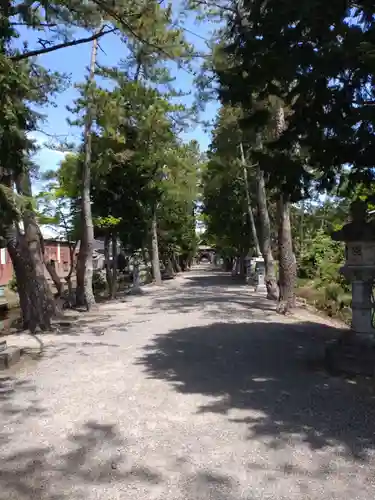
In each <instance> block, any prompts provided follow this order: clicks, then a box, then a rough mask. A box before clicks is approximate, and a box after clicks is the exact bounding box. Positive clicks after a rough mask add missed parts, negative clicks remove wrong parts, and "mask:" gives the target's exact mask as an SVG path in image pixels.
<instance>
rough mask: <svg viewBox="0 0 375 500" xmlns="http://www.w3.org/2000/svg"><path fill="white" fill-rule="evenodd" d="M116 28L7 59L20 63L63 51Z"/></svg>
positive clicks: (111, 31) (90, 40)
mask: <svg viewBox="0 0 375 500" xmlns="http://www.w3.org/2000/svg"><path fill="white" fill-rule="evenodd" d="M117 29H118V28H112V29H108V30H101V31H98V32H97V33H94V34H93V35H91V36H89V37H86V38H78V39H76V40H71V41H70V42H63V43H58V44H56V45H52V46H51V47H44V48H42V49H35V50H30V51H28V52H22V54H16V55H14V56H11V57H10V58H9V59H10V60H11V61H22V60H24V59H28V58H29V57H34V56H40V55H42V54H48V53H49V52H54V51H55V50H59V49H65V48H67V47H74V46H76V45H81V44H83V43H88V42H92V41H93V40H96V39H98V38H101V37H102V36H104V35H108V34H109V33H114V32H115V31H117Z"/></svg>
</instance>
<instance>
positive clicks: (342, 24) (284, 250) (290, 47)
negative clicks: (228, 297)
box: [190, 0, 375, 312]
mask: <svg viewBox="0 0 375 500" xmlns="http://www.w3.org/2000/svg"><path fill="white" fill-rule="evenodd" d="M190 7H191V8H194V9H198V10H199V11H200V16H201V17H203V18H205V19H209V18H210V19H212V18H214V19H216V21H218V22H219V23H220V24H219V26H220V27H219V29H218V30H217V31H216V32H215V33H214V37H213V43H212V45H213V51H212V57H210V58H209V59H208V61H206V62H205V64H204V67H203V71H202V75H201V77H200V79H199V82H198V84H199V90H200V98H201V99H210V98H211V97H212V96H215V98H217V96H219V98H220V101H221V104H222V106H221V108H220V111H219V115H218V117H217V120H216V123H215V127H214V133H213V140H212V144H211V147H210V151H209V161H208V165H207V168H206V172H205V177H204V206H205V212H206V218H207V226H208V231H209V233H210V234H211V236H213V237H215V238H216V240H217V241H218V243H219V244H220V245H221V246H222V247H223V248H235V250H236V253H237V255H244V254H245V253H246V252H247V250H248V248H249V246H250V245H249V238H250V237H251V238H252V245H251V246H252V247H253V248H255V251H256V253H257V252H258V250H257V248H258V246H259V247H260V251H261V252H262V254H263V257H264V260H265V264H266V281H267V289H268V295H269V297H270V298H274V297H275V274H274V267H275V266H274V262H273V255H275V256H276V255H277V257H278V261H279V285H280V304H279V309H280V311H283V312H286V311H287V310H288V309H289V308H291V307H293V305H294V296H295V293H294V290H295V286H296V281H297V268H296V267H297V258H296V254H297V257H298V258H300V259H302V260H303V255H302V253H303V251H304V250H306V249H303V248H302V249H301V248H298V244H297V240H300V242H301V241H302V242H303V240H304V239H303V238H301V237H300V235H299V236H298V232H297V239H296V231H293V224H292V222H291V213H293V211H294V213H295V215H297V218H296V221H298V220H301V217H303V215H304V214H305V212H306V210H305V209H304V208H303V207H304V206H306V202H307V201H308V200H310V199H312V198H316V197H317V196H318V195H319V193H320V194H322V193H324V194H326V195H327V194H328V195H330V196H331V195H336V196H338V195H339V196H341V197H344V198H345V197H346V199H348V198H351V199H353V197H356V196H362V197H363V198H367V199H371V192H373V185H372V183H373V180H374V168H373V167H374V144H375V143H374V130H375V129H374V125H375V115H374V104H375V99H374V98H375V94H374V88H375V86H374V54H375V50H374V49H375V45H374V33H375V23H374V6H373V3H372V2H366V1H353V2H344V3H343V2H339V1H333V2H331V4H330V5H329V6H327V5H326V4H323V2H321V0H305V1H302V2H299V3H298V5H297V4H296V3H295V2H293V1H292V0H283V1H281V2H280V1H276V0H269V1H267V2H266V3H265V2H264V1H263V0H243V1H241V2H239V1H237V0H215V1H213V0H199V1H198V0H197V1H195V0H192V1H191V2H190ZM242 151H243V152H244V154H243V155H242ZM244 166H245V168H244ZM247 193H250V195H251V193H253V196H252V197H250V198H249V197H248V196H247ZM228 199H229V200H230V203H227V200H228ZM296 204H297V205H296ZM298 204H299V205H298ZM295 206H299V207H300V208H299V210H298V213H297V214H296V209H295V208H294V207H295ZM249 207H251V210H250V211H249V210H248V208H249ZM254 209H256V210H254ZM253 210H254V212H255V215H256V217H255V219H256V220H255V223H253V222H252V217H251V213H250V212H252V211H253ZM334 212H335V213H337V212H336V207H335V208H334ZM224 220H226V221H227V223H224V222H223V221H224ZM343 222H344V219H341V221H340V223H341V224H342V223H343ZM254 226H255V228H256V230H254ZM293 233H294V234H293ZM293 237H294V241H293ZM257 239H258V240H259V245H258V242H257ZM272 241H274V242H276V248H272ZM305 241H306V240H305Z"/></svg>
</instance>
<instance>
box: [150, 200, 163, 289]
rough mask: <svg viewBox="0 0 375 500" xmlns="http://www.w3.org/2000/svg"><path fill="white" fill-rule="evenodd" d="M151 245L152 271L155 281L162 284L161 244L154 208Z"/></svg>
mask: <svg viewBox="0 0 375 500" xmlns="http://www.w3.org/2000/svg"><path fill="white" fill-rule="evenodd" d="M151 245H152V273H153V276H154V280H155V283H156V284H157V285H161V284H162V281H161V273H160V260H159V244H158V223H157V217H156V209H155V210H154V213H153V216H152V223H151Z"/></svg>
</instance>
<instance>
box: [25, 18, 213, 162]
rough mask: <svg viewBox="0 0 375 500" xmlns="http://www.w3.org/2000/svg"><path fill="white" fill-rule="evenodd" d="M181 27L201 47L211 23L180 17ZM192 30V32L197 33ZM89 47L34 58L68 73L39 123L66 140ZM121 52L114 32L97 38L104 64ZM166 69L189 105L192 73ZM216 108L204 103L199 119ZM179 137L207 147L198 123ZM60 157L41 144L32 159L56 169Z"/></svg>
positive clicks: (32, 43) (31, 35)
mask: <svg viewBox="0 0 375 500" xmlns="http://www.w3.org/2000/svg"><path fill="white" fill-rule="evenodd" d="M183 26H184V27H185V28H186V29H187V30H186V31H185V36H186V38H187V40H188V41H189V42H190V43H192V44H194V46H195V47H196V50H197V51H203V50H205V49H206V46H205V42H204V40H203V39H202V38H209V36H210V34H209V32H210V30H211V29H212V26H209V25H202V24H199V25H197V24H196V22H195V20H194V18H193V16H188V17H187V19H185V20H184V23H183ZM193 33H196V34H197V36H195V35H194V34H193ZM84 34H85V33H84V32H83V31H82V32H81V33H80V32H78V31H77V33H76V36H77V37H78V36H80V35H81V36H82V35H84ZM22 39H26V40H27V41H28V43H29V47H30V48H32V47H36V46H37V43H36V42H37V36H36V34H35V32H32V31H29V32H26V31H25V32H23V33H22ZM90 50H91V45H90V44H82V45H79V46H76V47H70V48H66V49H62V50H59V51H56V52H51V53H49V54H45V55H42V56H39V59H38V60H39V61H40V63H41V64H43V66H45V67H47V68H49V69H51V70H54V71H59V72H63V73H68V74H69V75H70V76H71V85H70V86H69V88H68V89H67V90H66V91H65V92H63V93H62V94H60V95H58V96H57V98H56V99H55V100H54V103H53V105H51V106H49V107H48V108H46V109H45V110H44V113H45V115H46V122H45V123H43V124H42V125H41V126H40V128H41V129H42V130H43V131H44V132H46V133H47V134H51V135H57V136H68V138H69V139H70V140H72V139H77V138H79V136H80V131H79V130H78V129H76V128H74V129H73V128H71V127H70V126H69V124H68V123H67V118H68V117H69V115H70V114H69V112H68V111H67V109H66V106H67V105H72V103H73V101H74V99H75V97H76V96H77V91H76V89H75V88H74V84H75V83H78V82H82V81H83V78H84V75H86V73H87V66H88V64H89V59H90ZM125 55H126V54H125V51H124V46H123V44H122V43H121V42H120V40H119V39H118V38H117V37H116V36H115V35H112V34H110V35H107V36H105V37H103V38H102V39H100V50H99V53H98V61H99V63H102V64H105V65H108V66H111V65H115V64H116V63H117V62H118V61H119V60H120V59H121V58H124V57H125ZM197 64H198V61H197ZM170 68H171V71H172V74H173V76H175V78H176V81H175V87H176V88H178V89H180V90H182V91H183V92H184V93H188V92H191V95H189V96H186V97H182V98H181V102H183V103H184V104H187V105H189V104H192V102H193V99H194V86H193V75H192V74H189V72H187V71H185V70H183V69H178V68H177V67H176V66H175V65H174V64H173V63H171V64H170ZM217 107H218V105H217V103H210V104H208V106H207V108H206V111H205V113H204V115H203V116H202V118H204V119H205V120H210V119H212V118H213V117H214V116H215V113H216V110H217ZM33 137H34V138H35V139H37V141H38V143H39V144H40V145H42V144H44V143H46V142H48V137H47V136H46V135H45V134H43V133H40V132H37V133H34V134H33ZM182 137H183V138H184V139H185V140H190V139H196V140H197V141H198V142H199V144H200V147H201V150H202V151H205V150H206V149H207V146H208V144H209V142H210V136H209V133H207V132H206V131H204V130H203V128H202V126H200V125H196V126H194V125H192V127H191V128H190V129H189V130H188V131H187V132H184V133H183V135H182ZM62 158H63V154H62V153H60V152H57V151H54V150H51V149H48V148H46V147H42V149H41V150H40V151H39V152H38V154H37V155H36V157H35V160H36V162H37V164H38V165H39V166H40V169H41V170H42V171H43V170H49V169H54V168H56V167H57V166H58V164H59V162H60V161H61V159H62Z"/></svg>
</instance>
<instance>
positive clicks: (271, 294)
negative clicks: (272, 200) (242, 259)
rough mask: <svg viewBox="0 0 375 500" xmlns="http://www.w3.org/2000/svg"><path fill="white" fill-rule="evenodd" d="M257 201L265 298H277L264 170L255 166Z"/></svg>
mask: <svg viewBox="0 0 375 500" xmlns="http://www.w3.org/2000/svg"><path fill="white" fill-rule="evenodd" d="M257 201H258V211H259V222H260V235H261V250H262V255H263V259H264V265H265V268H266V269H265V270H266V287H267V299H270V300H277V298H278V295H279V294H278V290H277V281H276V272H275V261H274V260H273V255H272V245H271V223H270V216H269V213H268V206H267V194H266V186H265V181H264V172H263V171H262V170H261V169H260V168H259V166H258V167H257Z"/></svg>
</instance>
